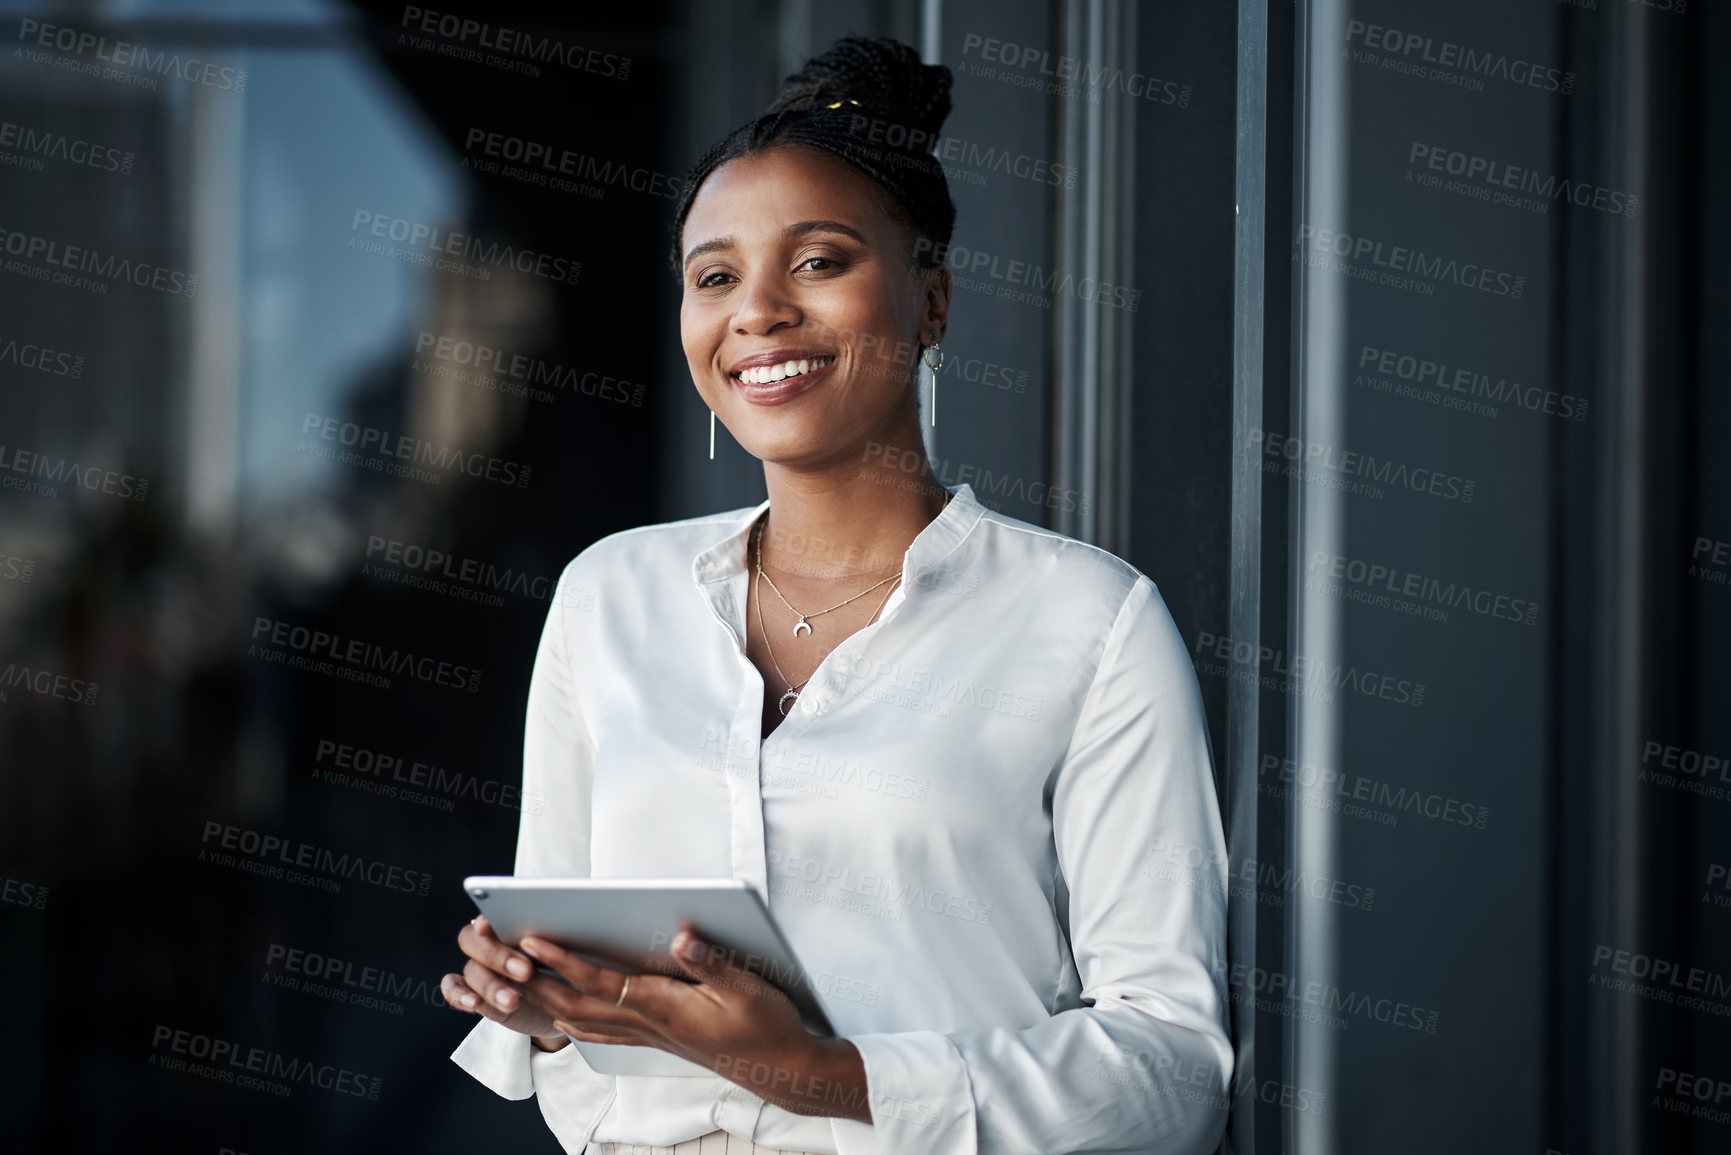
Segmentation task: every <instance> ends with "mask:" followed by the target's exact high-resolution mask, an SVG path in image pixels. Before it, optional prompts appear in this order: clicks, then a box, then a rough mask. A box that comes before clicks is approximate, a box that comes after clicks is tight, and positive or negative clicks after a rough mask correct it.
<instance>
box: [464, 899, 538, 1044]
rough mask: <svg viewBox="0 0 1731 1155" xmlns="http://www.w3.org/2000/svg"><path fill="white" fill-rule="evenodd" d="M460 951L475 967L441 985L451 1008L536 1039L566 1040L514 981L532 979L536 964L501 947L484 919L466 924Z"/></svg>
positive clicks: (468, 965) (503, 946)
mask: <svg viewBox="0 0 1731 1155" xmlns="http://www.w3.org/2000/svg"><path fill="white" fill-rule="evenodd" d="M457 945H458V946H459V947H461V948H462V951H463V953H464V954H466V955H468V956H469V962H468V963H467V965H465V966H464V967H463V973H462V974H460V975H454V974H450V975H446V976H445V977H444V979H443V980H442V981H441V982H440V983H439V993H440V994H442V995H444V996H445V1001H446V1002H448V1003H450V1004H451V1005H452V1006H453V1007H456V1008H457V1009H458V1010H460V1011H469V1012H471V1013H473V1014H477V1015H485V1016H486V1017H487V1018H489V1019H492V1020H493V1021H494V1022H495V1023H498V1024H500V1025H501V1026H506V1027H509V1028H511V1029H512V1030H513V1031H518V1032H521V1033H522V1034H525V1035H529V1036H531V1037H533V1036H540V1037H541V1038H558V1037H562V1036H563V1032H561V1031H560V1030H559V1028H558V1027H556V1026H554V1025H553V1016H551V1015H549V1014H548V1013H547V1012H546V1011H543V1010H542V1009H541V1008H539V1007H537V1006H535V1005H534V1004H533V1003H531V1002H529V1001H528V1000H526V999H525V998H524V997H523V992H522V991H521V990H520V989H518V987H517V985H516V983H514V982H513V981H512V980H513V979H527V978H529V977H530V976H532V975H533V974H534V973H535V964H534V963H533V962H531V961H530V960H529V958H528V957H527V956H526V955H524V954H523V953H522V952H521V951H516V950H512V949H511V948H510V947H508V946H506V945H505V944H504V943H502V942H500V941H499V938H498V936H497V935H495V934H494V933H493V927H492V924H491V923H489V922H488V921H487V919H486V917H485V916H484V915H483V916H479V917H477V918H475V919H474V920H473V921H471V922H469V923H466V924H464V926H463V929H462V930H461V931H460V932H459V933H458V935H457Z"/></svg>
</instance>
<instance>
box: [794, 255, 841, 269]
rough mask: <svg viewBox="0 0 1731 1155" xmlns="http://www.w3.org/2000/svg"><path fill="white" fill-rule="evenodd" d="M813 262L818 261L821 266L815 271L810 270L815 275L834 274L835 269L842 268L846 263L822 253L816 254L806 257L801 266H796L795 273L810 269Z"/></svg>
mask: <svg viewBox="0 0 1731 1155" xmlns="http://www.w3.org/2000/svg"><path fill="white" fill-rule="evenodd" d="M813 261H816V262H817V263H818V264H819V266H820V267H819V268H815V269H811V270H810V271H811V272H814V273H828V272H832V271H833V270H835V269H839V268H841V267H842V265H843V263H844V262H843V261H842V260H841V258H840V257H828V256H824V255H822V254H821V253H814V254H812V255H811V256H809V257H806V258H805V259H804V260H802V261H800V263H799V264H797V265H795V266H794V271H795V272H798V271H799V270H801V269H808V268H810V266H811V263H812V262H813Z"/></svg>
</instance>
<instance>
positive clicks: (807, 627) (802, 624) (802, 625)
mask: <svg viewBox="0 0 1731 1155" xmlns="http://www.w3.org/2000/svg"><path fill="white" fill-rule="evenodd" d="M801 630H804V631H805V632H806V633H808V634H809V633H811V623H810V622H808V621H806V620H805V619H804V618H800V619H799V624H798V625H796V626H794V627H793V636H794V637H796V638H797V637H799V631H801Z"/></svg>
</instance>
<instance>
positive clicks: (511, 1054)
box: [451, 1019, 535, 1099]
mask: <svg viewBox="0 0 1731 1155" xmlns="http://www.w3.org/2000/svg"><path fill="white" fill-rule="evenodd" d="M451 1061H452V1062H453V1063H456V1064H457V1066H459V1067H461V1068H463V1070H465V1071H467V1072H469V1074H471V1075H473V1076H474V1077H475V1078H476V1079H477V1080H478V1081H479V1082H480V1084H481V1085H482V1086H483V1087H486V1088H487V1089H488V1090H489V1091H492V1092H493V1093H494V1094H495V1095H503V1096H504V1097H505V1098H507V1099H527V1098H528V1097H529V1096H530V1095H533V1094H534V1093H535V1081H534V1078H533V1076H532V1075H531V1073H530V1069H529V1036H528V1035H525V1034H523V1033H522V1032H521V1031H513V1030H511V1028H509V1027H502V1026H500V1025H499V1024H498V1023H495V1022H494V1021H493V1020H491V1019H482V1020H481V1021H480V1022H478V1023H476V1024H475V1029H474V1030H472V1031H470V1032H469V1035H468V1037H467V1038H465V1039H464V1040H463V1041H462V1043H461V1044H460V1045H459V1046H458V1047H457V1049H456V1050H454V1051H452V1052H451Z"/></svg>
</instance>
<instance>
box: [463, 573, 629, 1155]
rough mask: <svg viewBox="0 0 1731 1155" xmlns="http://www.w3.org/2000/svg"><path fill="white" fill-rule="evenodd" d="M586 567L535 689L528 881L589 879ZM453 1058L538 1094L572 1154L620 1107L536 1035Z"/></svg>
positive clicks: (527, 737)
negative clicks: (580, 629) (581, 647)
mask: <svg viewBox="0 0 1731 1155" xmlns="http://www.w3.org/2000/svg"><path fill="white" fill-rule="evenodd" d="M580 561H581V558H579V559H577V560H575V561H573V562H572V563H571V564H570V565H568V566H566V568H565V571H564V573H563V574H561V575H560V579H559V584H558V586H557V588H556V589H555V590H554V594H553V604H552V606H551V607H550V608H549V609H548V612H547V621H546V625H545V626H544V627H543V628H542V631H541V642H540V645H539V647H538V649H537V651H536V654H535V665H534V669H533V672H532V674H531V676H530V681H529V704H528V715H527V720H526V724H525V728H524V737H523V790H522V795H521V797H522V807H523V810H522V818H521V822H520V825H519V827H518V834H517V861H516V868H515V873H516V874H517V875H518V876H519V877H525V878H580V877H587V876H588V875H589V873H590V865H589V843H590V822H589V816H590V788H591V785H592V783H593V779H594V764H595V748H594V742H593V740H592V739H591V737H590V735H589V731H588V728H587V727H586V725H585V724H584V720H583V715H582V712H581V711H580V710H579V708H578V705H577V698H576V693H575V687H574V685H573V681H572V670H571V662H570V652H569V645H570V627H571V618H572V615H573V614H574V613H578V612H584V611H585V610H586V609H589V608H592V606H593V596H592V592H591V591H589V590H586V589H583V588H581V587H579V586H578V584H577V582H576V577H575V575H576V573H577V570H578V564H579V562H580ZM451 1058H452V1060H453V1061H455V1062H456V1063H457V1065H458V1066H460V1067H462V1068H463V1069H464V1070H465V1071H468V1072H469V1074H471V1075H473V1076H474V1077H475V1078H476V1079H478V1080H479V1081H480V1082H481V1083H482V1084H484V1085H485V1086H486V1087H488V1088H489V1089H491V1090H492V1091H494V1092H495V1093H497V1094H499V1095H503V1096H504V1097H505V1098H507V1099H526V1098H528V1097H529V1096H530V1095H535V1096H536V1097H537V1101H538V1103H539V1104H540V1107H541V1113H542V1115H543V1116H544V1117H545V1118H546V1120H547V1124H548V1126H549V1127H550V1128H551V1129H552V1131H553V1133H554V1134H555V1135H556V1136H557V1137H558V1138H559V1141H560V1142H561V1144H563V1145H564V1147H565V1148H566V1150H568V1151H581V1150H583V1147H584V1144H585V1143H586V1142H587V1141H588V1138H589V1135H590V1134H591V1133H592V1132H593V1131H594V1129H595V1124H596V1123H597V1122H598V1121H599V1120H600V1119H601V1116H602V1115H604V1114H605V1113H606V1111H607V1108H608V1106H609V1105H610V1104H611V1103H612V1101H613V1096H614V1089H615V1085H616V1083H617V1080H616V1079H615V1078H614V1077H613V1076H611V1075H602V1074H598V1073H596V1072H595V1071H593V1070H592V1069H590V1067H589V1065H588V1064H587V1063H585V1062H584V1060H583V1058H582V1056H581V1055H580V1054H579V1053H578V1051H577V1048H576V1047H573V1046H569V1045H567V1046H565V1047H562V1048H560V1049H559V1050H558V1051H555V1052H552V1053H550V1054H549V1053H546V1052H542V1051H539V1050H536V1049H534V1048H533V1047H532V1046H531V1044H530V1042H529V1037H528V1036H527V1035H524V1034H521V1033H519V1032H517V1031H513V1030H511V1029H509V1028H507V1027H503V1026H500V1025H499V1024H498V1023H495V1022H492V1021H490V1020H488V1019H482V1020H481V1021H480V1022H479V1023H477V1024H476V1025H475V1027H474V1029H473V1030H471V1031H470V1032H469V1034H468V1036H467V1037H466V1038H465V1039H464V1040H463V1042H462V1044H461V1045H460V1046H459V1047H458V1048H457V1049H456V1051H455V1052H453V1053H452V1055H451Z"/></svg>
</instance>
